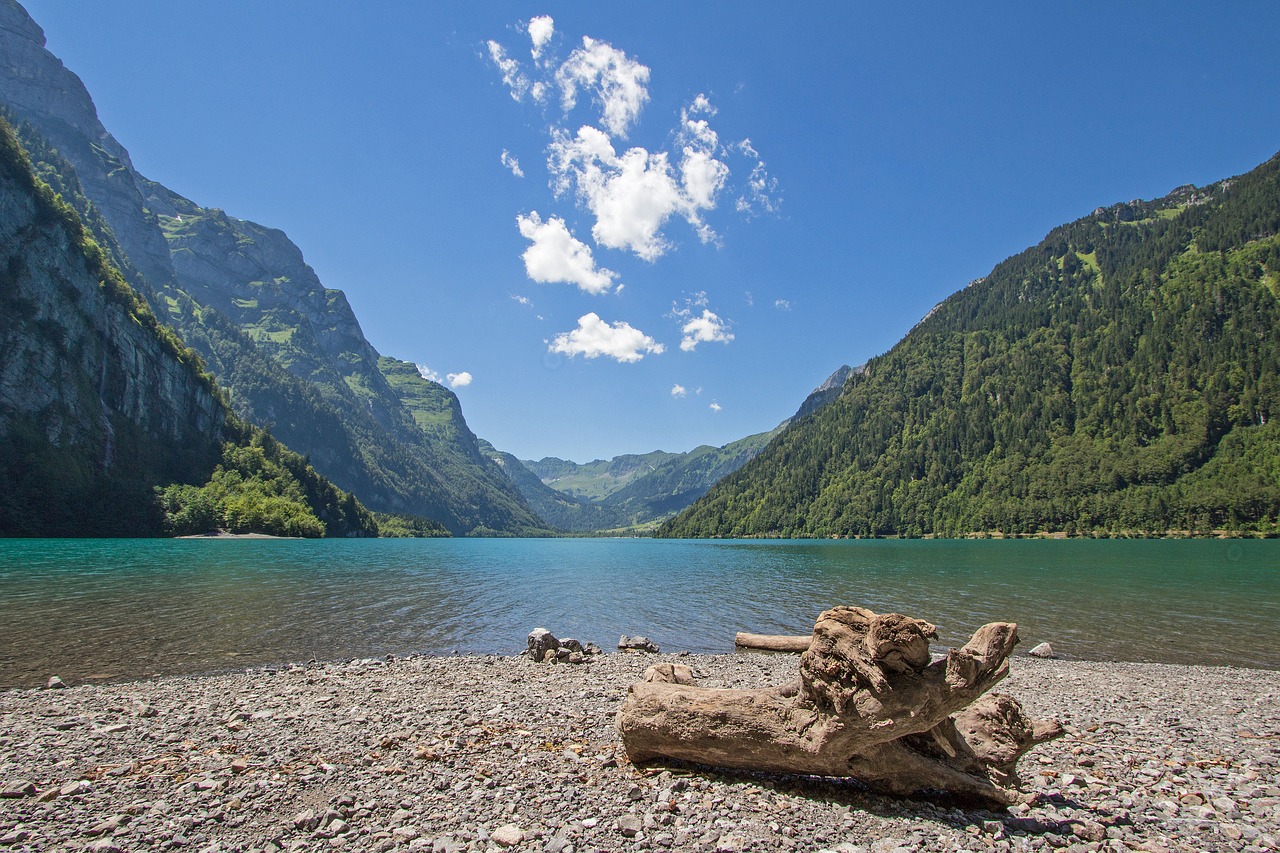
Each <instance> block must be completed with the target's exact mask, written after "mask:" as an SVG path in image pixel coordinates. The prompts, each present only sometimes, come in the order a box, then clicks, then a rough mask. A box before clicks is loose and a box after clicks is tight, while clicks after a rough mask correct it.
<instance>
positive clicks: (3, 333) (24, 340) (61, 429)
mask: <svg viewBox="0 0 1280 853" xmlns="http://www.w3.org/2000/svg"><path fill="white" fill-rule="evenodd" d="M222 418H223V409H222V406H221V401H220V399H219V398H218V397H217V391H216V389H215V387H214V385H213V382H212V379H211V377H209V376H208V375H207V374H203V373H202V371H201V369H200V365H199V360H198V358H197V357H196V355H195V353H193V352H192V351H190V350H188V349H186V348H185V347H183V346H182V344H181V343H179V342H178V341H177V339H176V338H175V337H174V336H173V335H172V333H168V332H167V330H164V329H162V328H161V327H160V326H159V324H158V323H157V322H156V319H155V317H154V315H153V314H152V313H151V311H150V310H149V309H148V308H147V306H146V305H145V303H143V302H142V300H141V299H139V298H138V297H137V295H136V294H135V293H134V292H133V291H132V290H131V289H130V288H129V287H128V285H127V284H126V283H125V282H124V281H123V280H122V278H121V277H120V274H119V273H118V272H117V271H116V270H115V269H114V268H112V267H111V265H110V263H109V262H108V261H107V259H106V255H105V253H104V252H103V251H102V250H101V248H100V247H99V246H98V245H97V243H95V242H94V241H93V239H92V237H90V236H89V235H88V233H87V232H86V231H85V230H84V228H83V226H82V225H81V223H80V220H79V218H78V217H77V216H76V214H75V213H74V211H72V210H71V209H70V208H69V207H68V206H67V205H65V204H64V203H62V202H61V201H60V200H59V199H57V198H56V197H55V196H54V194H53V193H52V191H50V190H49V188H48V187H47V186H45V185H44V184H42V183H40V182H39V181H38V180H37V179H36V178H35V177H34V175H33V174H32V173H31V170H30V165H29V163H28V161H27V160H26V157H25V155H24V153H23V152H22V151H21V149H20V147H19V145H18V142H17V139H16V138H15V137H14V135H13V133H12V131H11V130H10V129H9V127H8V125H2V126H0V532H5V533H10V534H12V533H18V534H41V535H59V534H66V533H69V532H76V533H80V534H89V533H97V534H111V533H136V532H139V531H142V530H146V529H148V528H149V527H152V526H153V525H154V521H155V517H154V507H153V505H152V500H151V487H152V486H154V485H158V484H161V483H165V482H172V481H175V480H186V481H192V480H196V479H200V478H201V477H202V476H207V474H208V472H209V470H211V469H212V467H213V465H214V464H215V462H216V459H217V457H218V454H219V451H220V447H221V422H222Z"/></svg>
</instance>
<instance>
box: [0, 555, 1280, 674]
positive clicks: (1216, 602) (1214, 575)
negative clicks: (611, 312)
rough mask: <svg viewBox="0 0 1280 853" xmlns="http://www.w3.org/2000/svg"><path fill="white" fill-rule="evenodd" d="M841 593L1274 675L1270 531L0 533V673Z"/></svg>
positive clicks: (316, 648)
mask: <svg viewBox="0 0 1280 853" xmlns="http://www.w3.org/2000/svg"><path fill="white" fill-rule="evenodd" d="M837 604H857V605H862V606H865V607H869V608H871V609H872V610H876V611H880V612H885V611H895V610H896V611H900V612H903V613H906V614H908V615H911V616H917V617H920V618H923V619H928V620H929V621H931V622H934V623H935V624H936V625H937V626H938V632H939V647H940V648H945V647H946V646H947V645H960V644H962V643H963V642H964V641H965V640H966V639H967V638H968V636H969V635H970V634H971V633H972V631H973V630H974V629H976V628H977V627H979V626H980V625H982V624H984V623H986V622H991V621H998V620H1005V621H1014V622H1017V623H1018V625H1019V629H1018V630H1019V634H1020V636H1021V637H1022V641H1023V642H1022V645H1021V646H1020V649H1019V650H1020V651H1021V652H1024V653H1025V652H1026V650H1028V649H1030V648H1031V647H1032V646H1034V645H1035V644H1036V643H1039V642H1041V641H1046V640H1047V641H1049V642H1050V643H1052V644H1053V647H1054V649H1055V651H1057V652H1058V653H1060V654H1061V655H1062V656H1063V657H1070V658H1081V659H1090V660H1128V661H1160V662H1166V663H1199V664H1217V665H1237V666H1248V667H1259V668H1265V669H1280V631H1278V630H1277V625H1280V541H1277V540H1270V541H1260V540H1227V541H1218V540H1145V541H1109V540H1096V541H1095V540H1067V541H1046V540H1018V541H904V540H880V541H841V542H829V541H795V542H778V541H672V540H651V539H429V540H395V539H384V540H338V541H334V540H328V541H326V540H319V541H310V540H235V539H214V540H199V539H196V540H165V539H159V540H102V539H97V540H87V539H75V540H49V539H45V540H21V539H8V540H0V613H2V614H3V622H2V623H0V624H2V625H3V633H2V634H0V687H16V686H21V687H32V686H39V685H43V684H44V683H45V681H46V680H47V679H48V678H49V676H50V675H53V674H57V675H59V676H61V677H62V678H63V679H64V680H65V681H67V682H68V683H77V682H82V681H85V680H108V679H117V678H137V677H149V676H152V675H170V674H187V673H199V672H211V671H220V670H228V669H237V668H245V667H258V666H266V665H276V664H282V663H288V662H295V661H307V660H309V659H312V658H315V659H318V660H327V659H344V658H352V657H381V656H384V655H387V654H395V655H407V654H411V653H427V654H435V655H443V654H452V653H455V652H457V653H499V654H514V653H516V652H519V651H520V650H522V649H523V648H524V645H525V637H526V635H527V634H528V632H529V631H530V630H532V629H533V628H536V627H545V628H548V629H550V630H551V631H552V632H553V633H555V634H556V635H557V636H561V637H565V636H571V637H577V638H578V639H581V640H583V641H584V642H586V641H592V642H595V643H597V644H599V645H600V646H601V647H603V648H604V649H605V650H606V651H612V649H613V647H614V646H615V645H616V644H617V639H618V636H619V635H620V634H643V635H646V636H648V637H650V638H651V639H653V640H654V641H656V642H657V643H659V644H660V645H661V646H662V648H663V650H664V651H678V650H685V649H687V650H689V651H692V652H731V651H733V637H734V634H735V632H737V631H752V632H756V633H777V634H807V633H809V632H810V631H811V630H812V627H813V622H814V619H815V617H816V616H817V615H818V613H819V612H820V611H822V610H823V609H825V608H827V607H830V606H833V605H837Z"/></svg>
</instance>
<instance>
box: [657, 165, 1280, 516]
mask: <svg viewBox="0 0 1280 853" xmlns="http://www.w3.org/2000/svg"><path fill="white" fill-rule="evenodd" d="M1278 234H1280V157H1277V158H1273V159H1271V160H1270V161H1268V162H1267V163H1265V164H1263V165H1262V166H1260V167H1258V168H1257V169H1255V170H1253V171H1252V172H1250V173H1248V174H1246V175H1243V176H1240V177H1238V178H1233V179H1230V180H1224V181H1220V182H1218V183H1215V184H1212V185H1210V186H1208V187H1204V188H1196V187H1191V186H1186V187H1180V188H1178V189H1176V190H1174V191H1173V192H1172V193H1171V194H1170V195H1168V196H1166V197H1164V198H1161V199H1158V200H1156V201H1151V202H1141V201H1135V202H1128V203H1124V204H1116V205H1112V206H1110V207H1105V208H1099V209H1098V210H1096V211H1094V213H1093V214H1092V215H1090V216H1087V217H1084V218H1082V219H1080V220H1078V221H1076V222H1073V223H1070V224H1067V225H1064V226H1061V227H1059V228H1056V229H1054V230H1053V231H1052V232H1050V233H1049V235H1048V236H1047V237H1045V239H1044V240H1043V241H1042V242H1041V243H1040V244H1039V245H1037V246H1034V247H1032V248H1029V249H1027V250H1026V251H1024V252H1022V253H1020V254H1018V255H1015V256H1014V257H1011V258H1009V259H1008V260H1006V261H1004V262H1003V263H1001V264H999V265H997V266H996V267H995V269H993V270H992V271H991V273H990V275H988V276H986V278H984V279H981V280H979V281H977V282H974V283H972V284H971V285H970V286H968V287H966V288H965V289H963V290H961V291H960V292H958V293H956V294H954V295H953V296H951V297H950V298H948V299H947V300H945V301H944V302H943V303H941V304H940V305H939V306H937V308H935V309H934V310H933V311H932V312H930V314H929V315H928V316H927V317H926V318H925V319H924V320H922V321H921V322H920V323H919V324H918V325H917V326H916V327H915V328H913V329H912V330H911V331H910V332H909V333H908V334H907V335H906V336H905V337H904V338H903V339H902V341H900V342H899V343H898V344H897V345H896V346H894V347H893V348H892V349H891V350H890V351H889V352H888V353H885V354H884V355H882V356H879V357H877V358H874V359H872V360H871V361H870V362H868V363H867V365H866V366H865V369H864V370H863V371H862V372H861V373H860V374H856V375H853V376H851V377H850V378H849V379H848V380H847V383H846V384H845V385H844V390H843V392H842V393H841V395H840V396H839V398H838V399H837V400H835V401H834V402H832V403H830V404H829V405H827V406H826V407H825V408H822V409H821V410H819V411H817V412H815V413H813V414H811V415H809V416H807V417H803V418H800V419H798V420H797V421H795V422H794V423H792V424H791V426H790V427H788V428H787V429H786V430H785V431H784V432H783V433H782V434H781V435H779V436H778V437H777V438H776V439H775V440H774V442H773V443H772V444H771V445H770V446H769V447H768V448H767V449H766V450H765V451H763V452H762V453H761V454H760V455H758V456H757V457H756V458H755V459H753V460H752V461H751V462H750V463H748V464H747V465H745V466H743V467H742V468H741V469H740V470H738V471H737V472H736V473H734V474H732V475H730V476H729V477H728V478H726V479H725V480H723V481H722V482H720V483H719V484H717V485H716V486H715V487H714V488H712V489H711V491H709V492H708V493H707V495H706V496H705V497H703V498H702V499H701V500H699V501H698V502H697V503H695V504H694V505H693V506H692V507H690V508H689V509H688V510H687V511H685V512H684V513H683V514H681V515H680V516H678V517H677V518H675V519H673V520H672V521H671V522H669V523H668V524H666V525H664V527H663V528H662V529H661V530H660V534H661V535H667V536H893V535H898V536H919V535H935V536H960V535H965V534H969V533H971V532H999V533H1003V534H1006V535H1007V534H1032V533H1067V534H1092V533H1105V534H1120V535H1125V534H1132V533H1153V534H1163V533H1166V532H1170V531H1186V532H1192V533H1207V532H1210V531H1215V530H1222V529H1225V530H1230V531H1257V532H1263V533H1269V534H1275V533H1276V532H1278V531H1277V521H1278V519H1280V423H1278V422H1277V420H1276V418H1277V416H1278V415H1280V236H1278Z"/></svg>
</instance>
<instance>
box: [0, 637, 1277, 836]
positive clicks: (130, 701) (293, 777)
mask: <svg viewBox="0 0 1280 853" xmlns="http://www.w3.org/2000/svg"><path fill="white" fill-rule="evenodd" d="M659 662H673V663H677V662H678V663H684V664H686V665H689V666H691V667H692V668H693V670H694V672H695V674H696V675H697V676H698V677H699V683H701V684H703V685H704V686H707V687H754V686H764V685H769V684H779V683H782V682H784V681H786V680H788V679H789V678H790V677H791V676H792V675H794V673H795V668H796V665H797V658H796V656H794V655H786V654H772V655H768V654H747V653H738V654H725V655H687V656H685V655H674V654H662V655H629V654H621V653H618V654H608V655H604V656H602V657H598V658H594V659H592V660H591V662H589V663H587V664H582V665H568V664H559V665H552V664H534V663H532V662H531V661H529V660H527V659H525V658H521V657H499V656H496V655H466V656H457V657H425V656H424V657H418V656H415V657H410V658H403V659H392V660H372V659H366V660H358V661H351V662H347V663H336V662H333V663H323V664H310V665H305V666H302V665H293V666H289V667H282V668H280V669H278V670H272V669H269V668H266V669H252V670H248V671H243V670H242V671H238V672H228V673H224V674H218V675H202V676H190V675H187V676H169V677H164V678H159V679H149V680H140V681H129V682H116V683H111V684H106V685H94V684H85V685H82V686H78V687H73V688H69V689H65V690H46V689H25V690H24V689H11V690H6V691H3V692H0V790H5V791H9V790H12V791H16V792H17V793H18V795H17V796H11V797H8V798H6V799H0V844H4V845H5V846H7V847H8V849H11V850H47V849H53V848H54V847H55V846H68V848H70V847H75V848H76V849H84V848H85V847H86V846H88V845H90V844H94V845H97V849H98V850H101V851H103V853H108V851H110V850H119V851H122V853H123V851H132V850H142V849H174V848H182V849H186V848H187V847H190V846H192V845H196V846H194V847H192V849H195V850H201V849H205V848H207V847H209V845H211V844H214V843H217V844H219V845H220V847H221V849H222V850H244V851H261V853H277V851H284V850H303V849H307V850H311V849H320V847H321V846H323V847H324V848H325V849H352V850H378V851H392V850H401V849H404V850H442V851H459V850H477V851H484V850H492V849H496V848H498V847H499V846H501V845H502V844H504V843H506V842H509V841H510V840H511V839H513V838H516V837H517V834H518V836H519V838H520V840H519V841H517V842H516V843H515V844H514V845H513V846H512V848H511V849H515V850H530V851H532V850H542V851H544V853H565V851H567V850H570V849H572V850H573V851H575V852H576V853H583V852H584V851H587V850H591V849H596V850H600V851H606V850H635V849H641V848H642V847H649V848H653V849H667V848H670V849H677V850H685V849H688V850H695V849H696V850H706V851H719V852H720V853H740V851H747V850H818V849H832V850H840V851H842V853H849V852H850V851H859V853H872V851H880V850H885V851H889V850H892V849H894V848H895V847H898V846H905V847H908V848H911V849H930V850H932V849H939V850H982V851H989V850H993V849H994V850H1029V849H1046V847H1045V845H1046V844H1047V845H1048V846H1049V847H1059V846H1061V847H1067V846H1070V845H1072V844H1079V845H1080V847H1079V848H1077V849H1081V850H1117V851H1118V850H1128V849H1135V848H1139V847H1140V846H1142V845H1145V846H1146V849H1149V850H1156V849H1168V850H1176V849H1180V848H1183V849H1195V850H1255V849H1256V850H1265V849H1269V848H1274V847H1275V845H1276V843H1277V840H1278V838H1280V787H1277V785H1280V783H1278V782H1277V781H1276V779H1277V776H1278V775H1280V766H1278V765H1280V672H1274V671H1269V670H1248V669H1238V668H1234V667H1201V666H1174V665H1168V664H1149V663H1100V662H1086V661H1066V660H1038V659H1035V658H1030V657H1017V658H1014V659H1012V660H1011V669H1012V672H1011V675H1010V677H1009V678H1008V679H1006V680H1005V681H1004V682H1003V683H1002V684H1001V685H1000V686H999V687H997V690H998V691H1000V692H1005V693H1009V694H1011V695H1013V696H1015V697H1016V698H1018V699H1019V700H1020V701H1021V702H1022V703H1023V704H1024V705H1025V706H1026V708H1027V710H1028V712H1029V713H1031V714H1032V715H1033V716H1052V717H1057V718H1058V719H1060V720H1061V721H1062V722H1063V724H1064V725H1065V726H1066V727H1067V735H1066V736H1065V737H1064V738H1062V739H1060V740H1058V741H1054V742H1051V743H1048V744H1043V745H1041V746H1039V747H1037V748H1036V749H1034V750H1033V751H1032V752H1031V753H1029V754H1028V755H1027V756H1025V757H1024V758H1023V760H1022V762H1021V763H1020V765H1019V771H1020V773H1021V775H1022V777H1023V790H1024V791H1027V792H1030V793H1035V794H1036V795H1037V799H1036V802H1035V803H1034V804H1033V805H1031V806H1016V807H1014V808H1013V809H1012V810H1010V811H1009V812H1007V813H1003V812H1002V813H994V812H988V811H975V810H966V809H964V808H963V807H959V808H958V807H957V806H956V804H953V803H947V802H930V801H929V800H927V799H921V798H916V799H909V800H907V799H896V798H890V797H882V796H878V795H874V794H870V793H868V792H866V791H865V790H864V789H862V788H861V786H859V785H857V784H856V783H851V782H847V781H832V780H814V779H810V778H807V777H786V776H773V775H752V774H739V773H717V772H716V771H714V770H700V769H696V768H678V769H668V770H663V769H661V768H656V769H652V770H642V769H637V768H635V767H634V766H632V765H631V764H630V763H629V762H628V761H627V760H626V757H625V754H624V753H623V752H622V750H621V744H620V740H619V738H618V735H617V732H616V731H615V730H614V727H613V713H614V712H615V711H616V710H617V708H618V707H619V706H620V704H621V702H622V699H623V697H624V695H625V691H626V688H627V687H628V686H629V685H630V684H631V683H634V682H635V681H637V680H639V678H640V676H641V674H642V673H643V672H644V670H645V668H647V667H648V666H649V665H651V664H653V663H659ZM632 830H634V832H632ZM646 842H647V843H646Z"/></svg>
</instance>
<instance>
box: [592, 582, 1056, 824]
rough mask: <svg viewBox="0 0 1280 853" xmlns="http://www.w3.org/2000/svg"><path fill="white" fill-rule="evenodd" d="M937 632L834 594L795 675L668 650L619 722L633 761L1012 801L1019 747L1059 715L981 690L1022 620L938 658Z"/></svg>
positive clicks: (1047, 732) (1047, 730) (1002, 661)
mask: <svg viewBox="0 0 1280 853" xmlns="http://www.w3.org/2000/svg"><path fill="white" fill-rule="evenodd" d="M935 636H936V632H935V629H934V626H933V625H931V624H929V623H928V622H925V621H923V620H921V619H912V618H910V617H907V616H903V615H901V614H898V613H886V614H883V615H879V614H876V613H873V612H871V611H870V610H866V609H864V608H861V607H837V608H833V609H831V610H828V611H826V612H824V613H823V614H822V615H821V616H819V617H818V622H817V624H816V625H814V629H813V637H812V640H811V642H810V644H809V646H808V648H807V650H806V651H805V652H804V653H803V654H802V655H801V657H800V677H799V678H798V679H796V680H795V681H793V682H792V683H790V684H787V685H784V686H781V687H772V688H764V689H758V690H742V689H731V690H720V689H708V688H702V687H698V686H697V685H696V684H695V682H694V679H693V677H692V673H691V672H690V670H689V668H688V667H686V666H682V665H679V664H669V663H668V664H660V665H658V666H655V667H650V668H649V670H648V671H647V672H646V673H645V680H644V681H642V682H640V683H637V684H634V685H632V687H631V688H630V690H629V692H628V694H627V698H626V700H625V701H624V702H623V705H622V709H621V710H620V711H619V712H618V717H617V725H618V730H619V732H620V734H621V735H622V742H623V745H624V746H625V748H626V751H627V755H628V757H629V758H630V759H631V760H632V761H633V762H635V763H637V764H642V763H646V762H653V761H659V760H662V759H677V760H680V761H687V762H692V763H694V764H702V765H709V766H712V767H722V768H733V769H738V770H754V771H764V772H774V773H799V774H806V775H817V776H838V777H855V778H857V779H859V780H860V781H862V782H864V783H866V784H867V785H868V786H870V787H871V788H873V789H876V790H879V791H883V792H886V793H891V794H897V795H907V794H911V793H915V792H917V791H928V790H935V791H943V792H948V793H950V794H953V795H956V796H958V797H961V798H964V799H969V800H977V801H980V802H982V803H984V804H989V805H996V806H1008V805H1011V804H1013V803H1016V802H1018V801H1019V800H1020V799H1022V796H1021V795H1020V794H1019V793H1018V790H1017V787H1018V778H1017V776H1016V774H1015V765H1016V764H1017V761H1018V758H1019V757H1020V756H1021V755H1022V754H1023V753H1024V752H1026V751H1027V750H1028V749H1030V748H1031V747H1032V746H1034V745H1035V744H1037V743H1042V742H1044V741H1046V740H1050V739H1052V738H1055V737H1058V736H1059V735H1061V734H1062V726H1061V725H1060V724H1059V723H1058V722H1057V721H1042V720H1031V719H1029V718H1028V717H1027V715H1026V714H1025V713H1024V712H1023V710H1022V707H1021V706H1020V705H1019V704H1018V703H1017V702H1016V701H1015V700H1013V699H1011V698H1010V697H1008V696H1002V695H999V694H987V691H988V690H990V689H991V687H992V686H993V685H995V684H996V682H998V681H1000V679H1002V678H1004V677H1005V676H1006V675H1007V674H1008V672H1009V663H1008V661H1007V658H1008V656H1009V653H1010V652H1012V651H1013V647H1014V644H1016V643H1017V641H1018V635H1017V626H1016V625H1014V624H1012V623H1008V622H993V623H991V624H989V625H984V626H983V627H982V628H979V629H978V631H977V632H976V633H975V634H974V635H973V638H972V639H971V640H969V642H968V643H966V644H965V646H964V647H963V648H960V649H951V650H950V652H949V653H948V655H947V656H946V657H945V658H943V659H941V660H938V661H937V662H931V657H930V654H929V640H930V639H931V638H933V637H935ZM984 694H987V695H984Z"/></svg>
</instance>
